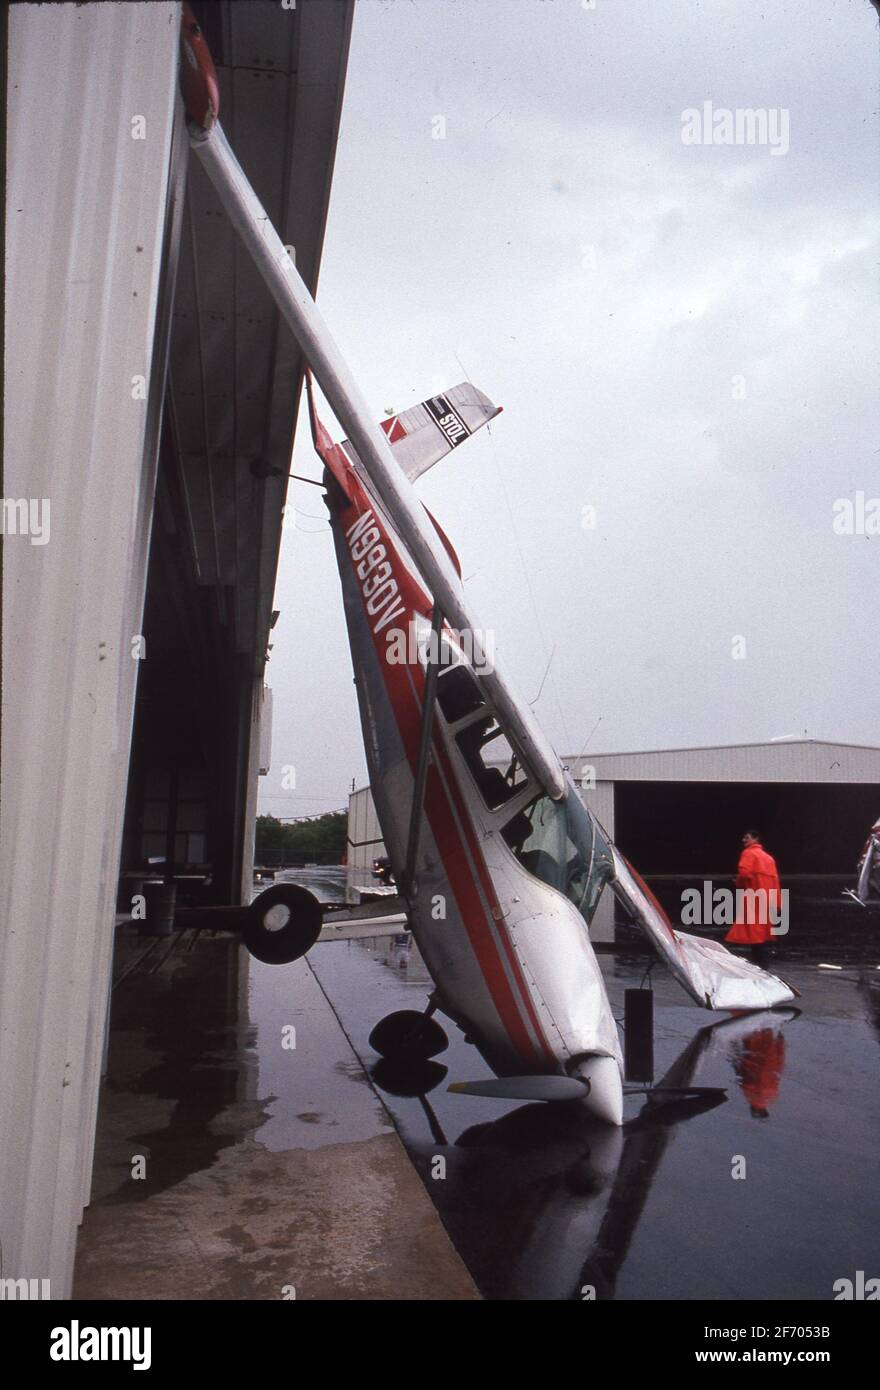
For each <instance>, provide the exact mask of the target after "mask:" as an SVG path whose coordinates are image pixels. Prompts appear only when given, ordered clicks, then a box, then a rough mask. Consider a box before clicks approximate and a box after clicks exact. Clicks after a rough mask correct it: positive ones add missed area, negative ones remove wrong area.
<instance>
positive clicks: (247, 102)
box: [0, 0, 354, 1298]
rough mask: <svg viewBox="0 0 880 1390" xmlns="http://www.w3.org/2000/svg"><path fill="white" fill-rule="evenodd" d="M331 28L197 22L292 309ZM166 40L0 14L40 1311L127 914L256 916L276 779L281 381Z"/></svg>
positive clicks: (7, 1243)
mask: <svg viewBox="0 0 880 1390" xmlns="http://www.w3.org/2000/svg"><path fill="white" fill-rule="evenodd" d="M353 3H354V0H299V3H298V4H296V5H293V6H288V5H279V4H277V3H273V0H252V3H248V4H238V3H230V0H224V3H221V4H212V3H205V2H204V0H202V2H200V0H194V4H193V9H194V11H195V15H196V18H197V20H198V21H199V22H200V23H201V25H202V26H203V29H204V31H205V34H206V36H207V39H208V42H209V44H210V47H211V51H212V53H213V56H214V59H215V62H216V65H217V69H218V80H219V86H220V92H221V103H222V107H223V111H224V122H225V126H226V129H227V131H228V133H229V136H230V139H231V140H232V142H233V144H234V145H235V147H236V149H237V151H238V155H239V157H240V159H241V162H242V166H243V167H244V169H245V170H246V171H247V172H248V173H249V175H250V177H251V179H252V181H253V184H254V186H255V188H256V189H257V191H258V193H259V196H260V198H261V199H262V201H263V203H264V205H265V207H266V209H267V210H268V212H269V214H270V216H271V218H272V220H273V223H274V225H276V226H277V227H278V228H279V230H280V231H281V234H282V235H283V238H284V243H285V246H286V247H287V249H288V254H291V255H293V256H295V259H296V263H297V266H298V269H299V271H300V273H301V275H302V276H303V278H304V279H305V280H306V281H307V283H308V285H309V287H310V289H311V290H312V292H314V291H315V289H316V286H317V280H318V271H319V266H320V259H321V250H322V245H323V238H324V227H325V221H326V216H327V209H328V204H329V196H330V185H331V180H332V175H333V166H334V158H335V154H336V145H337V134H338V127H339V120H340V112H341V106H342V97H343V91H344V85H345V76H346V66H347V60H348V51H349V41H350V32H351V23H352V14H353ZM180 21H181V9H180V5H179V3H177V2H176V0H162V3H155V4H150V5H140V4H119V5H104V4H87V5H73V4H66V5H35V4H28V5H16V6H14V7H13V8H12V10H11V12H10V16H9V44H8V92H7V95H8V136H7V161H8V169H7V172H8V179H7V191H8V197H7V208H6V245H7V265H8V278H7V298H6V334H7V338H6V341H7V358H6V360H7V376H6V395H5V407H6V412H5V420H4V429H5V433H4V446H5V448H4V469H5V473H4V479H3V483H4V492H6V493H8V495H9V496H11V497H13V498H16V499H18V498H20V499H22V500H23V501H27V500H28V499H33V500H34V501H39V502H41V503H42V521H41V522H40V532H41V534H39V535H37V534H33V535H31V536H28V535H27V534H26V533H24V534H22V533H19V534H10V535H8V536H4V546H3V569H4V588H3V626H2V638H3V649H2V654H3V674H4V680H3V693H2V699H3V707H2V738H3V743H2V761H3V773H4V776H3V787H2V796H3V799H2V817H0V831H2V834H0V917H2V919H3V921H4V925H5V924H8V926H9V930H8V931H6V932H5V933H4V935H3V937H2V940H0V1018H2V1028H0V1052H2V1057H0V1113H2V1114H3V1117H4V1125H3V1128H2V1132H0V1251H2V1255H3V1271H4V1274H14V1275H15V1276H16V1277H18V1276H27V1277H29V1278H37V1279H49V1280H51V1290H52V1296H53V1297H54V1298H62V1297H66V1296H67V1295H68V1293H69V1291H70V1287H71V1275H72V1269H73V1262H74V1253H75V1245H76V1235H77V1225H78V1223H79V1221H80V1219H81V1215H82V1210H83V1207H84V1206H85V1205H87V1204H88V1203H89V1200H90V1193H91V1185H92V1157H93V1148H94V1138H95V1119H96V1110H97V1102H98V1093H99V1083H100V1077H101V1067H102V1058H103V1055H104V1047H105V1039H106V1037H107V1031H108V1030H107V1020H108V1013H109V1001H110V988H111V978H112V967H113V949H114V926H115V916H116V910H117V893H118V894H119V906H120V907H122V906H123V905H124V902H125V896H126V892H127V893H128V895H129V906H130V903H131V896H130V895H131V890H132V885H131V881H130V878H127V875H133V874H134V873H135V872H136V871H137V869H138V867H139V866H140V867H141V868H143V866H144V864H145V863H148V864H149V863H152V862H154V861H158V862H161V863H163V864H164V865H165V866H166V869H165V870H163V872H164V873H165V877H166V882H168V881H170V880H171V879H174V878H175V877H176V876H177V870H181V871H182V872H181V873H180V875H179V877H181V878H184V877H186V878H197V879H200V880H201V881H202V882H203V883H204V884H205V885H206V887H207V892H208V893H209V895H210V900H211V901H212V902H213V903H216V904H220V905H230V904H233V905H234V904H237V903H240V902H241V901H247V895H249V893H250V890H251V883H252V860H253V827H254V814H255V807H256V794H257V786H258V780H257V779H258V776H259V772H260V770H261V768H263V769H264V768H265V766H266V757H265V753H264V754H263V756H261V753H260V734H261V725H262V732H263V734H264V735H265V733H266V723H267V720H266V715H267V701H266V698H265V695H264V690H265V672H266V662H267V659H268V648H269V644H270V642H271V630H272V627H273V626H274V623H275V620H276V619H277V617H278V614H277V612H276V611H274V610H273V606H272V605H273V587H274V582H275V572H276V568H277V563H278V553H279V547H280V543H281V536H282V528H283V525H284V521H285V516H284V506H285V496H286V492H287V484H288V472H289V468H290V454H291V447H292V440H293V431H294V425H295V420H296V414H297V406H298V401H299V396H300V389H299V388H300V385H301V382H302V375H303V361H302V358H301V354H300V352H299V350H298V348H297V346H296V344H295V342H294V340H293V337H292V335H291V334H290V333H289V332H288V330H287V328H286V327H285V325H284V324H283V323H282V322H281V320H280V316H279V314H278V312H277V310H276V309H275V307H274V304H273V302H272V300H271V298H270V296H269V293H268V291H267V290H266V289H265V287H264V286H263V284H262V282H261V281H260V280H259V277H258V275H257V272H256V270H255V269H254V267H253V265H252V264H251V262H250V260H249V258H248V256H247V255H246V254H245V253H244V252H243V250H242V249H241V248H240V247H239V246H238V245H237V243H236V241H235V238H234V236H233V232H232V229H231V226H230V224H229V222H228V219H227V218H226V216H225V214H224V212H223V209H222V207H221V205H220V203H219V202H218V200H217V198H216V196H215V195H214V194H213V192H212V190H211V188H210V186H209V184H208V181H207V179H206V176H205V174H204V173H203V172H202V170H201V168H200V167H199V165H198V161H196V160H191V159H190V158H189V140H188V137H187V133H186V127H185V119H184V111H183V103H182V101H181V99H180V95H179V91H178V67H179V59H180V50H179V32H180ZM47 132H51V134H50V135H49V137H48V138H47ZM9 364H14V370H13V369H12V368H11V367H10V366H9ZM50 503H51V514H50V511H49V506H50ZM19 510H21V509H19ZM38 510H39V509H38ZM33 514H34V507H33V506H31V507H30V508H29V509H28V508H27V507H26V508H25V509H24V512H22V513H21V515H22V516H23V517H27V516H32V515H33ZM50 515H51V541H50V537H49V523H50ZM43 532H44V533H45V540H44V536H43V534H42V533H43ZM49 541H50V543H45V542H49ZM187 870H190V871H192V872H190V873H186V872H185V871H187ZM120 875H121V879H120ZM141 877H143V875H141ZM237 956H238V953H230V961H231V965H230V970H231V971H233V972H234V971H238V970H239V968H241V969H244V968H246V967H245V966H244V965H242V966H241V967H239V964H238V962H237ZM225 983H226V992H227V995H228V996H229V997H231V998H234V997H235V996H236V993H237V991H238V990H239V989H240V988H241V985H242V980H241V979H240V978H235V979H233V978H230V979H228V980H227V981H226V982H225Z"/></svg>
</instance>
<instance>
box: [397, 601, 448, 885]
mask: <svg viewBox="0 0 880 1390" xmlns="http://www.w3.org/2000/svg"><path fill="white" fill-rule="evenodd" d="M442 628H443V610H442V609H441V607H440V605H439V603H435V604H434V616H433V621H432V623H431V644H430V646H429V648H428V660H427V679H426V680H425V703H424V706H423V708H422V724H421V728H420V730H419V760H418V763H417V764H416V775H415V781H414V783H413V797H412V808H411V810H410V813H409V835H408V837H407V844H406V867H405V868H404V871H403V883H402V884H401V888H402V890H403V892H404V894H405V895H406V897H407V898H409V897H410V896H412V894H413V892H414V889H415V872H416V859H417V858H418V853H419V836H420V833H421V829H422V811H423V807H424V801H425V782H426V781H427V779H428V762H429V760H430V757H431V730H432V729H433V727H434V706H435V704H436V703H437V676H438V675H439V672H440V633H441V631H442Z"/></svg>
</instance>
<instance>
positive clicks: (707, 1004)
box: [610, 849, 796, 1009]
mask: <svg viewBox="0 0 880 1390" xmlns="http://www.w3.org/2000/svg"><path fill="white" fill-rule="evenodd" d="M612 852H613V855H614V870H615V876H614V878H613V879H612V880H611V883H610V887H611V889H612V890H613V892H614V894H615V895H616V897H618V898H619V899H620V901H621V902H622V903H623V905H624V906H625V907H626V908H627V909H628V910H629V912H630V913H631V914H632V916H633V917H634V918H635V921H636V923H637V925H638V926H639V927H641V929H642V931H643V932H644V933H645V935H646V936H647V937H649V938H650V940H651V941H652V942H653V944H654V946H655V947H656V949H657V952H658V954H659V955H660V956H661V957H662V959H663V960H665V962H666V964H667V965H668V966H669V969H670V970H671V972H672V974H673V975H674V976H675V978H676V979H677V980H678V982H679V984H680V985H681V986H682V987H683V988H684V989H686V990H687V992H688V994H690V995H691V996H692V997H693V998H694V999H695V1000H696V1001H697V1003H698V1004H701V1005H702V1007H703V1008H704V1009H769V1008H772V1007H773V1005H774V1004H785V1003H787V1002H788V1000H790V999H794V997H795V993H796V991H795V990H793V989H791V987H790V986H789V985H787V984H786V983H785V981H784V980H780V979H778V978H777V976H776V975H771V974H770V973H769V972H768V971H767V970H762V969H761V968H760V966H758V965H753V964H752V962H751V961H747V960H743V959H742V957H741V956H735V955H733V953H732V952H731V951H728V950H727V948H726V947H725V946H722V945H721V943H720V941H707V940H705V939H704V938H703V937H700V936H691V935H690V934H689V933H687V932H682V931H676V930H675V929H674V927H673V926H672V923H671V922H670V920H669V918H668V917H667V915H666V913H665V912H664V910H663V908H662V907H661V906H660V904H659V903H658V901H657V899H656V898H655V897H654V894H653V893H652V892H651V890H650V888H649V887H648V885H647V884H646V883H644V882H643V881H642V879H641V878H640V877H639V875H638V874H637V873H636V871H635V869H634V868H633V867H632V865H631V864H629V863H628V862H627V860H626V859H624V857H623V855H622V854H620V852H619V851H618V850H617V849H614V850H613V851H612Z"/></svg>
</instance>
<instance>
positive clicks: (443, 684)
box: [437, 665, 485, 724]
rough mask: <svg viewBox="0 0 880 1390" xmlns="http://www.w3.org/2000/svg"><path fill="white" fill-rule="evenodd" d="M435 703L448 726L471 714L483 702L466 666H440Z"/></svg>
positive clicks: (477, 686) (478, 688) (474, 680)
mask: <svg viewBox="0 0 880 1390" xmlns="http://www.w3.org/2000/svg"><path fill="white" fill-rule="evenodd" d="M437 703H438V705H439V706H440V708H441V710H442V711H443V716H444V718H445V719H446V721H447V722H448V723H449V724H454V723H455V722H456V721H457V720H459V719H464V717H465V715H467V714H473V713H474V712H475V710H478V709H479V708H480V706H481V705H483V704H485V700H484V699H483V696H482V694H481V692H480V687H479V685H478V684H477V681H476V679H475V678H474V676H472V675H471V673H470V671H469V670H468V669H467V667H466V666H462V665H458V666H441V668H440V672H439V675H438V676H437Z"/></svg>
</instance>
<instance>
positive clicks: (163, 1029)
mask: <svg viewBox="0 0 880 1390" xmlns="http://www.w3.org/2000/svg"><path fill="white" fill-rule="evenodd" d="M284 877H290V878H296V881H298V882H301V883H303V884H304V885H305V886H308V887H309V888H311V890H312V891H314V892H315V893H316V895H317V896H318V897H319V898H321V899H322V900H323V901H333V900H336V899H338V898H340V897H341V896H342V894H343V890H344V885H343V880H342V877H341V875H340V873H339V871H338V870H333V869H312V870H301V871H298V872H296V873H295V874H293V873H291V874H290V875H285V876H284ZM190 947H192V949H189V948H190ZM143 950H144V947H143V942H142V940H139V939H138V938H137V935H136V932H134V931H133V929H131V928H128V929H125V930H124V931H123V933H122V944H121V947H120V949H119V950H118V952H117V970H118V971H124V970H125V969H126V968H127V966H128V965H130V964H133V963H135V964H136V961H135V957H136V956H138V953H142V952H143ZM161 954H162V955H164V947H163V951H162V953H161ZM155 959H156V958H153V957H151V958H150V961H153V960H155ZM150 961H146V962H144V963H142V964H141V965H140V966H139V968H138V969H136V970H134V971H133V973H132V974H130V975H128V976H127V977H126V978H125V979H124V980H123V983H122V984H120V986H119V988H118V990H117V991H116V993H115V995H114V1004H113V1011H112V1041H111V1049H110V1066H109V1073H108V1077H107V1081H106V1084H105V1086H104V1088H103V1095H102V1103H101V1113H100V1120H99V1131H98V1149H97V1154H96V1164H95V1186H94V1192H93V1200H92V1204H91V1206H90V1207H89V1209H88V1211H87V1213H86V1217H85V1222H84V1225H83V1228H82V1233H81V1238H80V1242H79V1248H78V1259H77V1270H76V1284H75V1293H76V1295H77V1296H79V1297H84V1298H197V1297H209V1298H284V1297H291V1296H293V1295H292V1294H291V1293H290V1292H285V1290H287V1291H289V1290H291V1289H294V1290H295V1296H296V1297H298V1298H331V1299H338V1298H342V1299H350V1298H357V1299H360V1298H374V1299H386V1298H400V1297H404V1298H410V1299H421V1298H434V1299H459V1298H473V1297H475V1296H476V1288H478V1289H479V1291H480V1292H481V1293H482V1294H483V1296H484V1297H488V1298H496V1299H509V1298H513V1299H529V1300H536V1299H573V1298H574V1299H581V1298H584V1297H591V1296H596V1297H598V1298H618V1299H636V1300H639V1299H657V1298H663V1299H695V1298H696V1299H702V1298H710V1299H743V1298H750V1299H771V1300H772V1299H794V1300H799V1299H818V1300H827V1299H830V1298H832V1297H833V1284H834V1282H835V1281H836V1280H838V1279H841V1278H854V1277H855V1276H856V1273H857V1271H858V1270H863V1271H865V1276H866V1277H874V1276H876V1275H878V1274H880V1193H878V1184H877V1160H876V1154H877V1149H878V1139H880V1096H878V1088H877V1076H878V1064H880V986H878V977H880V971H877V970H876V969H875V968H874V966H873V965H872V964H871V963H870V962H868V961H862V962H861V963H860V964H859V965H853V966H852V967H850V968H847V969H845V970H843V971H835V972H826V971H822V970H819V969H818V968H817V963H816V961H804V960H801V959H786V958H785V956H784V954H783V953H782V952H780V953H778V955H777V959H776V962H775V964H774V967H773V968H774V969H775V970H777V972H778V973H779V974H781V975H783V976H784V977H785V978H787V979H789V980H790V982H791V983H793V984H794V985H795V986H796V987H797V988H798V989H799V990H800V991H801V995H802V997H801V999H800V1000H798V1006H799V1010H800V1012H798V1011H797V1010H795V1009H793V1008H785V1009H780V1010H779V1011H777V1012H773V1013H765V1014H761V1015H752V1016H749V1017H747V1018H742V1019H738V1020H725V1019H724V1018H723V1017H722V1016H717V1015H710V1014H707V1013H705V1012H704V1011H702V1010H699V1009H697V1008H696V1007H695V1006H693V1005H691V1004H690V1002H689V1001H688V1000H687V998H686V996H684V995H683V994H682V992H681V990H680V989H679V988H678V987H677V986H676V985H675V984H674V983H673V982H672V980H671V979H670V978H669V976H668V975H666V974H665V972H664V971H663V969H662V967H660V966H657V967H656V968H654V969H653V970H652V972H651V976H650V982H651V984H652V985H653V989H654V1004H655V1010H654V1012H655V1029H654V1053H655V1066H654V1081H655V1084H656V1085H659V1084H661V1083H663V1082H665V1084H666V1085H667V1086H677V1087H693V1086H700V1087H707V1088H720V1091H721V1092H722V1093H721V1094H718V1093H715V1094H710V1095H703V1096H699V1097H697V1098H695V1099H692V1100H682V1099H681V1098H677V1099H674V1098H673V1099H667V1100H666V1102H665V1103H661V1102H660V1101H659V1100H658V1099H657V1098H654V1099H653V1100H652V1099H649V1098H648V1097H647V1096H646V1094H645V1089H646V1088H645V1087H641V1088H639V1087H633V1090H634V1091H635V1092H637V1093H636V1094H631V1095H629V1096H628V1097H627V1100H626V1124H625V1126H624V1129H623V1131H619V1130H611V1129H609V1128H607V1127H605V1126H602V1125H598V1124H595V1123H591V1122H589V1121H587V1120H585V1119H584V1117H583V1115H582V1113H581V1112H580V1110H579V1109H578V1108H577V1107H572V1106H565V1107H558V1106H543V1105H521V1104H516V1103H513V1102H504V1101H500V1100H495V1099H487V1098H478V1097H474V1096H461V1095H453V1094H450V1093H449V1092H448V1091H447V1089H446V1087H447V1085H448V1084H449V1082H450V1081H454V1080H455V1081H462V1080H477V1079H480V1078H482V1077H485V1076H488V1075H489V1074H490V1073H489V1071H488V1068H487V1067H486V1065H485V1064H484V1063H483V1061H482V1059H481V1058H480V1056H479V1054H478V1053H477V1052H476V1050H475V1049H474V1048H473V1047H471V1046H469V1045H467V1044H465V1042H464V1041H463V1038H462V1036H461V1034H460V1033H459V1031H458V1030H457V1029H456V1028H455V1027H454V1026H453V1025H448V1021H447V1020H442V1019H441V1021H442V1022H443V1023H444V1026H446V1027H447V1032H448V1036H449V1047H448V1049H447V1050H446V1051H445V1052H443V1053H442V1054H441V1055H440V1056H439V1057H438V1058H437V1059H436V1060H435V1062H434V1063H432V1064H429V1066H428V1068H427V1070H426V1071H425V1072H424V1073H422V1074H420V1075H419V1076H418V1077H415V1078H414V1077H413V1076H412V1075H409V1076H404V1077H401V1076H400V1075H399V1074H395V1072H394V1070H393V1069H392V1068H389V1067H388V1065H387V1064H381V1063H380V1062H379V1059H378V1058H377V1057H376V1055H375V1054H374V1053H373V1052H372V1050H371V1049H370V1047H369V1043H368V1037H369V1033H370V1031H371V1029H372V1028H373V1027H374V1025H375V1024H376V1023H377V1022H378V1020H379V1019H380V1018H382V1017H384V1015H385V1014H387V1013H390V1012H392V1011H394V1010H395V1009H402V1008H407V1009H422V1008H423V1007H424V1006H425V1003H426V1000H427V996H428V993H429V990H430V980H429V977H428V974H427V972H426V970H425V967H424V965H423V963H422V962H421V960H420V958H419V955H418V952H417V950H416V948H415V946H414V944H413V943H412V940H411V938H410V936H409V934H408V933H406V932H399V933H394V934H389V935H387V936H384V937H373V938H368V939H364V940H351V941H332V942H326V943H324V942H321V943H319V944H318V945H317V946H315V947H314V948H313V949H312V951H311V952H310V953H309V956H308V958H307V960H305V961H299V962H296V963H294V964H293V965H289V966H268V965H262V964H260V963H259V962H256V961H254V960H252V959H250V958H249V957H247V955H246V953H245V952H244V950H243V948H241V947H240V946H239V945H238V944H237V942H236V941H235V940H234V939H233V938H232V937H229V936H226V935H224V934H221V935H219V936H216V937H214V936H210V935H207V934H203V935H202V936H201V937H200V938H199V939H198V941H196V940H195V938H194V937H190V936H185V937H184V938H183V940H182V942H181V943H180V945H179V948H178V949H177V950H176V951H175V952H174V953H173V954H172V955H170V956H169V957H168V958H167V959H165V960H160V961H159V963H158V964H156V965H155V968H154V965H153V964H151V963H150ZM600 961H601V965H602V969H603V973H604V975H605V978H606V983H607V986H608V990H609V995H610V998H611V1000H612V1004H613V1006H614V1010H615V1013H616V1014H617V1016H618V1018H622V1014H623V993H624V990H625V989H627V988H636V987H638V986H640V985H642V984H643V983H644V982H645V974H646V969H647V966H648V960H647V958H646V957H645V956H636V955H633V954H631V953H627V952H619V953H617V954H613V953H608V954H603V955H601V956H600ZM398 1135H399V1137H398ZM401 1140H402V1141H403V1144H401ZM404 1146H405V1148H404ZM407 1152H408V1154H409V1159H408V1158H407ZM139 1157H140V1158H143V1160H144V1162H143V1164H142V1165H141V1166H142V1168H143V1172H142V1173H140V1172H136V1169H137V1167H138V1163H137V1161H138V1159H139ZM410 1159H411V1160H412V1162H410V1161H409V1160H410ZM432 1203H433V1205H432ZM437 1213H439V1216H440V1218H442V1224H441V1220H438V1216H437ZM444 1228H445V1229H444ZM447 1233H448V1235H447ZM450 1237H451V1242H450ZM453 1247H454V1248H453ZM456 1251H457V1252H458V1254H457V1255H456V1253H455V1252H456ZM462 1261H463V1264H462ZM472 1280H473V1281H474V1282H471V1281H472ZM475 1285H476V1288H475Z"/></svg>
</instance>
